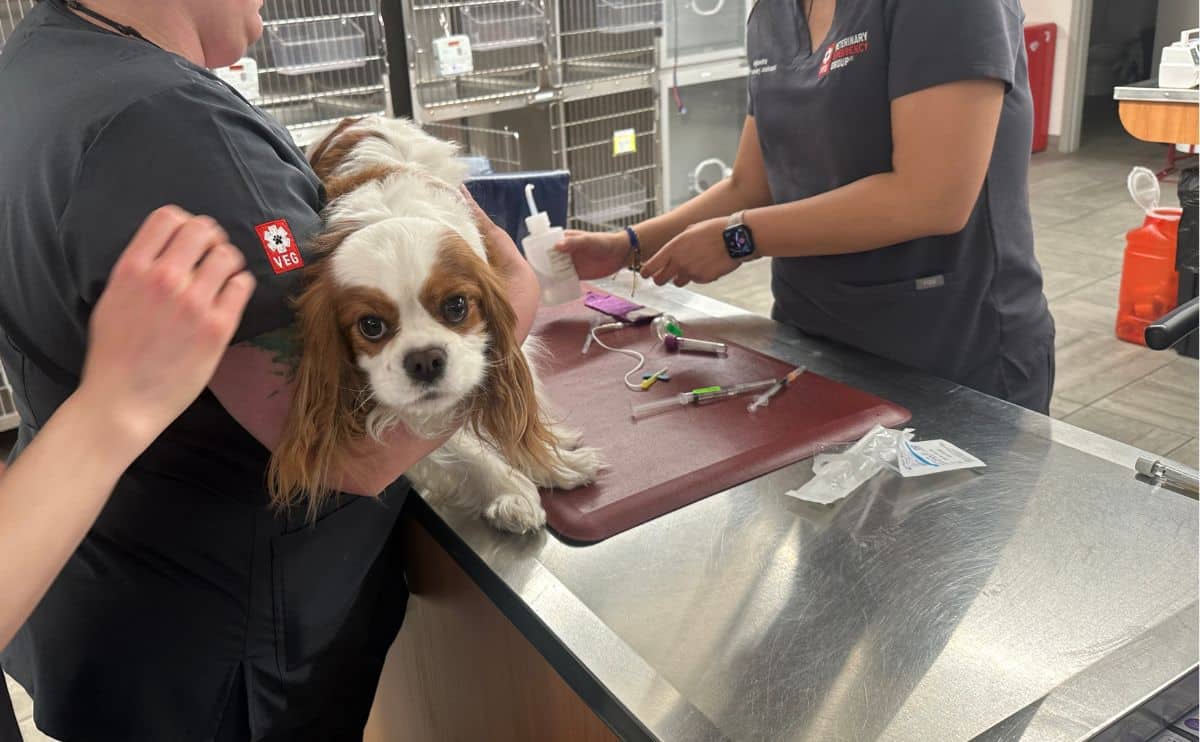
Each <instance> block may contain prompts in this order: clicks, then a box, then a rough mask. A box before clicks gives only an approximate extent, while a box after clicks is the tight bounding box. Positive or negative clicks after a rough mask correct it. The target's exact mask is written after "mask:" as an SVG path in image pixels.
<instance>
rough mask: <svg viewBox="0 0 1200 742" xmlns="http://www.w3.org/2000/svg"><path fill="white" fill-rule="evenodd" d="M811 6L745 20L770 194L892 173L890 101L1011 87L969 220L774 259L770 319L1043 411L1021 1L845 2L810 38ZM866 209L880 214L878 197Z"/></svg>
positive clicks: (1049, 342) (768, 7)
mask: <svg viewBox="0 0 1200 742" xmlns="http://www.w3.org/2000/svg"><path fill="white" fill-rule="evenodd" d="M801 5H802V0H759V2H758V3H757V5H755V7H754V9H753V11H752V12H751V15H750V19H749V26H748V29H747V53H748V57H749V62H750V70H751V72H750V78H749V110H750V115H751V116H753V117H754V120H755V124H756V126H757V128H758V136H759V140H760V143H761V146H762V154H763V160H764V162H765V163H766V170H767V178H768V181H769V183H770V188H771V195H772V197H773V198H774V201H775V202H776V203H787V202H791V201H796V200H799V199H803V198H808V197H811V196H815V195H818V194H821V193H824V192H826V191H830V190H833V189H835V188H838V187H840V186H844V185H846V184H848V183H852V182H854V181H856V180H859V179H861V178H865V177H868V176H870V175H874V174H877V173H883V172H887V171H890V170H891V168H892V138H891V114H890V104H891V101H893V100H894V99H896V98H900V97H902V96H905V95H908V94H910V93H914V92H917V91H919V90H923V89H926V88H930V87H933V86H936V85H941V84H944V83H950V82H954V81H959V80H968V79H996V80H1000V81H1003V82H1004V83H1005V90H1006V92H1005V97H1004V106H1003V112H1002V113H1001V117H1000V124H999V129H998V131H997V133H996V142H995V148H994V151H993V154H992V159H991V163H990V165H989V168H988V172H987V177H986V179H985V181H984V184H983V188H982V189H981V191H980V194H979V198H978V201H977V202H976V204H975V207H974V210H973V211H972V213H971V216H970V219H969V221H968V223H967V225H966V227H965V228H964V229H963V230H962V231H961V232H958V233H957V234H952V235H946V236H932V237H924V238H920V239H915V240H911V241H909V242H904V243H901V244H896V245H890V246H887V247H883V248H879V249H876V250H871V251H868V252H862V253H856V254H851V255H837V256H821V257H807V258H777V259H775V260H774V261H773V264H772V290H773V292H774V295H775V308H774V316H775V318H776V319H779V320H781V321H784V322H787V323H789V324H791V325H794V326H796V327H798V328H800V329H801V330H803V331H805V332H807V333H810V334H813V335H817V336H822V337H827V338H830V339H832V340H836V341H840V342H843V343H846V344H849V345H852V346H855V347H858V348H860V349H863V350H866V351H868V352H871V353H874V354H876V355H880V356H883V357H886V358H890V359H892V360H896V361H899V362H902V363H905V364H907V365H909V366H913V367H916V368H918V369H922V370H924V371H927V372H930V373H933V374H936V375H938V376H942V377H945V378H948V379H951V380H954V381H957V382H959V383H962V384H964V385H967V386H971V387H973V388H976V389H979V390H981V391H984V392H986V393H989V394H993V395H995V396H999V397H1002V398H1005V399H1009V400H1011V401H1014V402H1017V403H1019V404H1022V405H1024V406H1026V407H1030V408H1032V409H1037V410H1041V411H1044V410H1045V408H1046V407H1047V406H1048V404H1049V395H1050V388H1051V386H1052V384H1053V352H1054V349H1053V344H1054V323H1053V320H1052V319H1051V317H1050V313H1049V310H1048V308H1047V305H1046V299H1045V296H1044V295H1043V292H1042V275H1041V268H1040V267H1039V265H1038V263H1037V260H1036V259H1035V258H1034V254H1033V227H1032V223H1031V220H1030V215H1029V203H1028V193H1027V176H1028V167H1029V157H1030V146H1031V139H1032V124H1033V114H1032V112H1033V104H1032V99H1031V96H1030V92H1029V83H1028V77H1027V70H1026V60H1025V46H1024V36H1023V30H1022V21H1023V13H1022V11H1021V8H1020V5H1019V4H1018V2H1017V0H838V1H837V9H836V12H835V17H834V20H833V25H832V27H831V29H830V31H829V35H828V36H827V38H826V39H825V40H824V41H823V42H822V43H821V44H820V46H819V47H818V48H817V49H816V50H812V49H810V48H809V47H810V34H809V31H808V26H807V23H806V19H805V17H804V12H803V10H802V9H801ZM945 156H946V157H948V158H954V157H955V153H954V152H946V153H945ZM860 216H861V218H862V219H871V218H872V213H871V204H869V203H864V204H862V212H861V215H860ZM797 228H798V229H803V225H797Z"/></svg>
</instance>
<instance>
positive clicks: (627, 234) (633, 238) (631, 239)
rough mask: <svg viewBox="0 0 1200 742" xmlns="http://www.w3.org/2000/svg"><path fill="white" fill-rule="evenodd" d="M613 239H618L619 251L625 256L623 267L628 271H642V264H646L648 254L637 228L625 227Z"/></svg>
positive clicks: (622, 261)
mask: <svg viewBox="0 0 1200 742" xmlns="http://www.w3.org/2000/svg"><path fill="white" fill-rule="evenodd" d="M613 237H615V238H616V246H617V249H619V250H620V251H621V254H622V255H623V257H622V258H621V267H622V268H624V269H627V270H640V269H641V264H642V263H645V262H646V252H645V249H644V248H643V247H642V244H641V239H640V237H639V234H638V231H637V227H636V226H630V227H625V228H623V229H622V230H621V231H620V232H616V233H615V234H614V235H613Z"/></svg>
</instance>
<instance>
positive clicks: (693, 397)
mask: <svg viewBox="0 0 1200 742" xmlns="http://www.w3.org/2000/svg"><path fill="white" fill-rule="evenodd" d="M774 383H775V379H764V380H762V381H750V382H746V383H744V384H735V385H733V386H729V387H723V386H706V387H701V388H699V389H693V390H691V391H690V392H682V393H680V394H676V395H675V396H674V397H668V398H666V399H660V400H658V401H657V402H647V403H646V404H640V405H634V407H633V419H634V420H640V419H641V418H643V417H650V416H651V415H657V414H658V413H660V412H666V411H667V410H673V409H677V408H679V407H686V406H688V405H706V404H712V403H713V402H720V401H721V400H723V399H731V398H733V397H737V396H739V395H742V394H750V393H753V392H757V391H761V390H763V389H767V388H769V387H770V386H771V385H772V384H774Z"/></svg>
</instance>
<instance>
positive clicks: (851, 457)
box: [785, 425, 913, 505]
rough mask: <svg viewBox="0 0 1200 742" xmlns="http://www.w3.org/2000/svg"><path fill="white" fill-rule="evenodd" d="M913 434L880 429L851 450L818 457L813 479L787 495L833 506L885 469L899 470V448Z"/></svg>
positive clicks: (874, 429)
mask: <svg viewBox="0 0 1200 742" xmlns="http://www.w3.org/2000/svg"><path fill="white" fill-rule="evenodd" d="M912 434H913V431H912V430H911V429H906V430H889V429H888V428H884V427H882V426H879V425H876V426H875V427H873V428H871V430H869V431H868V432H867V434H866V435H864V436H863V437H862V438H861V439H859V441H858V443H855V444H854V445H853V446H851V447H850V448H849V449H847V450H845V451H842V452H830V453H821V454H818V455H817V456H816V457H815V458H814V459H813V478H812V479H810V480H809V481H808V482H806V483H805V484H804V485H803V486H802V487H800V488H798V489H794V490H789V491H788V492H786V493H785V494H787V495H788V496H789V497H795V498H796V499H798V500H804V501H805V502H814V503H817V504H819V505H832V504H833V503H835V502H837V501H838V500H841V499H842V498H844V497H846V496H848V495H849V494H851V493H852V492H854V491H855V490H856V489H858V488H859V487H861V486H862V485H863V484H865V483H866V482H868V481H870V479H871V478H872V477H874V476H875V475H876V474H878V473H879V472H880V471H882V470H883V469H885V468H890V469H893V470H895V468H896V457H897V450H898V448H899V445H900V444H901V443H902V442H905V441H908V440H910V439H911V438H912Z"/></svg>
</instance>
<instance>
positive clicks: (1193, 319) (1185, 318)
mask: <svg viewBox="0 0 1200 742" xmlns="http://www.w3.org/2000/svg"><path fill="white" fill-rule="evenodd" d="M1197 300H1200V297H1197V298H1194V299H1191V300H1190V301H1187V302H1185V303H1183V304H1180V305H1179V306H1178V307H1176V308H1175V309H1173V310H1172V311H1171V312H1170V313H1169V314H1167V316H1165V317H1163V318H1161V319H1159V320H1158V321H1157V322H1154V323H1153V324H1150V325H1147V326H1146V331H1145V335H1144V337H1145V338H1146V347H1147V348H1150V349H1151V350H1166V349H1167V348H1170V347H1171V346H1172V345H1174V344H1175V343H1178V342H1179V341H1180V340H1182V339H1183V338H1184V336H1186V335H1187V334H1188V333H1191V332H1195V330H1196V328H1197V327H1198V326H1200V306H1198V305H1197V303H1196V302H1197Z"/></svg>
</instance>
